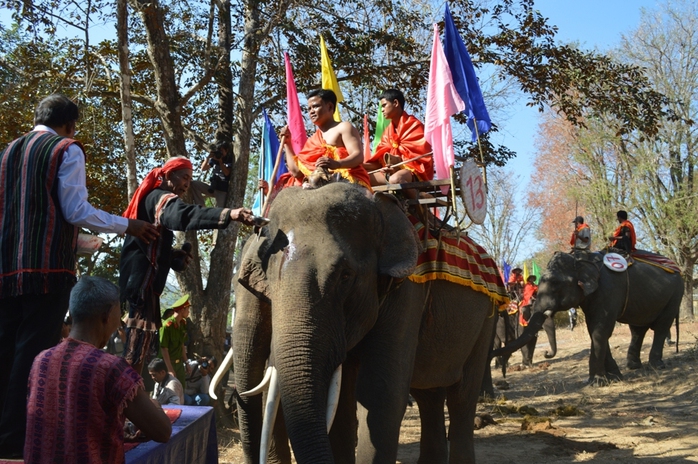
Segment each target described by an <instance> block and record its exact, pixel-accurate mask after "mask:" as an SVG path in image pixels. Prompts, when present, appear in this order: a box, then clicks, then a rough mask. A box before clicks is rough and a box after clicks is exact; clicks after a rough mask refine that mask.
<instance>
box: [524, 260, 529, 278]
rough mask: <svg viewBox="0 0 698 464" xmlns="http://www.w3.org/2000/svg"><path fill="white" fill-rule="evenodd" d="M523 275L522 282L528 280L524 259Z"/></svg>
mask: <svg viewBox="0 0 698 464" xmlns="http://www.w3.org/2000/svg"><path fill="white" fill-rule="evenodd" d="M523 277H524V282H528V266H526V262H525V261H524V270H523Z"/></svg>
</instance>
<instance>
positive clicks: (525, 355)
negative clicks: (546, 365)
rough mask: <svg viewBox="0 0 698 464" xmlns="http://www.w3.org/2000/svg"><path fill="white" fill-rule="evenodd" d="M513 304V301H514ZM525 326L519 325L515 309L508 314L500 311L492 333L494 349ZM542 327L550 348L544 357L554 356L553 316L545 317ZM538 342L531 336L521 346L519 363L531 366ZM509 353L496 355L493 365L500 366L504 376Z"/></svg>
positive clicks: (509, 340) (515, 336)
mask: <svg viewBox="0 0 698 464" xmlns="http://www.w3.org/2000/svg"><path fill="white" fill-rule="evenodd" d="M514 304H515V303H514ZM524 328H525V326H523V325H521V321H520V314H519V312H518V311H517V312H516V313H514V314H508V313H507V312H500V313H499V318H498V319H497V326H496V329H495V335H494V349H495V350H496V349H498V348H501V347H502V346H504V345H506V344H507V343H510V342H512V341H514V340H515V339H517V338H519V337H520V336H521V335H523V332H524ZM543 329H544V330H545V333H546V335H547V336H548V342H549V343H550V350H549V351H548V350H546V351H545V354H544V356H545V359H551V358H554V357H555V355H556V354H557V338H556V333H555V321H554V320H553V318H547V319H546V320H545V322H543ZM537 343H538V337H537V336H536V337H533V338H531V340H530V341H529V342H528V343H526V344H525V345H524V346H522V347H521V364H522V365H523V366H525V367H531V366H533V354H534V353H535V350H536V344H537ZM509 356H510V355H506V356H498V357H497V359H496V363H495V367H498V366H499V367H501V369H502V375H503V376H504V377H506V366H507V362H508V360H509Z"/></svg>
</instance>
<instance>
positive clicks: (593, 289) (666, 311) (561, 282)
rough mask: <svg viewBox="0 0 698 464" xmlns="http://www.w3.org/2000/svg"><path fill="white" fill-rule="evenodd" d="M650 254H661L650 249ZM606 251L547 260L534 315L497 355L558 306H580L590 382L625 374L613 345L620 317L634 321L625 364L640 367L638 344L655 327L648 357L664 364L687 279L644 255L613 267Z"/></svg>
mask: <svg viewBox="0 0 698 464" xmlns="http://www.w3.org/2000/svg"><path fill="white" fill-rule="evenodd" d="M643 253H647V254H648V255H650V258H651V257H658V256H659V255H654V254H652V253H649V252H643ZM602 261H603V254H602V253H587V252H576V253H574V254H570V253H561V252H559V253H556V254H555V255H554V256H553V257H552V259H551V260H550V262H549V263H548V266H547V270H546V272H545V273H544V275H543V277H542V279H541V283H540V286H539V288H538V299H537V300H536V302H535V303H534V305H533V315H532V316H531V321H530V322H529V325H528V328H527V329H526V330H525V331H524V335H523V336H522V337H520V338H519V339H518V340H517V341H516V342H515V343H512V344H510V345H508V346H506V347H504V348H502V349H501V350H496V351H495V352H494V355H500V354H504V353H506V352H513V351H512V350H515V349H516V347H517V346H521V344H525V343H526V341H527V340H526V339H527V337H530V336H532V333H533V332H534V331H538V330H539V329H540V326H541V324H542V323H543V321H544V320H545V319H546V317H552V315H553V314H554V313H556V312H558V311H567V310H568V309H569V308H574V307H578V306H579V307H581V308H582V311H584V316H585V318H586V324H587V329H588V330H589V335H590V337H591V352H590V356H589V383H591V384H606V383H607V382H608V381H610V380H621V379H622V378H623V377H622V374H621V372H620V369H619V368H618V365H617V364H616V362H615V360H614V359H613V356H612V355H611V350H610V347H609V342H608V340H609V338H610V337H611V334H612V333H613V328H614V327H615V324H616V322H621V323H624V324H628V325H629V326H630V332H631V335H632V336H631V341H630V346H629V347H628V354H627V366H628V368H630V369H637V368H640V367H642V361H641V360H640V350H641V348H642V342H643V340H644V337H645V334H646V333H647V330H648V329H652V330H653V331H654V338H653V340H652V348H651V349H650V354H649V363H650V365H651V366H653V367H656V368H661V367H664V362H663V361H662V350H663V347H664V340H665V339H666V337H667V335H668V334H669V330H670V328H671V325H672V322H673V321H674V320H675V319H676V318H677V316H678V314H679V307H680V305H681V298H682V297H683V292H684V285H683V279H682V278H681V275H680V274H679V273H678V272H670V271H667V270H665V269H662V268H661V267H659V266H656V265H653V264H649V263H647V262H645V261H640V260H636V261H634V262H633V263H632V265H630V266H629V267H628V269H627V270H626V271H624V272H615V271H612V270H610V269H608V268H607V267H606V266H604V264H603V262H602Z"/></svg>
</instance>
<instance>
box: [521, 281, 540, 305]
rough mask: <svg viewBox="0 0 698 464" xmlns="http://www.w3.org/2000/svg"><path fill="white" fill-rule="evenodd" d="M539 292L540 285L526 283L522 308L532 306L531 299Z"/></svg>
mask: <svg viewBox="0 0 698 464" xmlns="http://www.w3.org/2000/svg"><path fill="white" fill-rule="evenodd" d="M536 292H538V285H536V284H529V283H526V285H524V289H523V298H522V299H521V307H524V306H528V305H530V304H531V298H533V297H534V295H535V294H536Z"/></svg>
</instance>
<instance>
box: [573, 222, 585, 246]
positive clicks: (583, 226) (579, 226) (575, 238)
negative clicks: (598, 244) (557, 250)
mask: <svg viewBox="0 0 698 464" xmlns="http://www.w3.org/2000/svg"><path fill="white" fill-rule="evenodd" d="M588 228H589V226H588V225H586V224H579V225H578V226H577V228H576V229H574V232H572V238H571V239H570V246H574V244H575V243H577V236H576V235H575V232H579V231H580V230H582V229H588Z"/></svg>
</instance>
